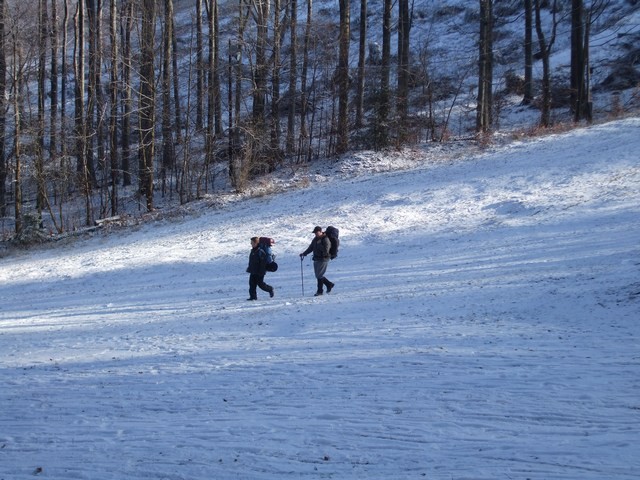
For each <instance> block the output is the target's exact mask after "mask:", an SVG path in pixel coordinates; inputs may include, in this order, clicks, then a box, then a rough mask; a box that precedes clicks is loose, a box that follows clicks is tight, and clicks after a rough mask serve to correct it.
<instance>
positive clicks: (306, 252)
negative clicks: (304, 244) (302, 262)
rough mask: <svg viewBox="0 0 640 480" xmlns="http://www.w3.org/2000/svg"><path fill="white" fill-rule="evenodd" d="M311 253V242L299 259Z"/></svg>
mask: <svg viewBox="0 0 640 480" xmlns="http://www.w3.org/2000/svg"><path fill="white" fill-rule="evenodd" d="M312 251H313V242H311V244H310V245H309V247H308V248H307V249H306V250H305V251H304V252H302V253H301V254H300V256H301V257H306V256H307V255H309V254H310V253H311V252H312Z"/></svg>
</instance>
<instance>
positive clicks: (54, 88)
mask: <svg viewBox="0 0 640 480" xmlns="http://www.w3.org/2000/svg"><path fill="white" fill-rule="evenodd" d="M49 37H50V42H51V67H50V68H51V72H50V77H51V78H50V82H49V97H50V98H51V103H50V107H49V119H50V123H49V157H50V158H52V159H54V158H56V157H57V155H58V142H57V137H58V132H57V123H58V81H59V80H60V78H59V76H58V50H59V39H58V2H57V0H52V1H51V21H50V35H49Z"/></svg>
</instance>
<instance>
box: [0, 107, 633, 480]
mask: <svg viewBox="0 0 640 480" xmlns="http://www.w3.org/2000/svg"><path fill="white" fill-rule="evenodd" d="M639 133H640V120H638V119H630V120H626V121H620V122H614V123H610V124H606V125H602V126H597V127H592V128H588V129H583V130H577V131H575V132H571V133H567V134H563V135H557V136H553V137H548V138H544V139H537V140H532V141H528V142H519V143H514V144H511V145H509V146H506V147H499V148H495V149H493V150H491V151H487V152H484V153H481V154H478V155H475V156H473V157H470V158H461V159H457V160H451V161H449V162H443V163H427V164H424V165H416V167H414V168H412V169H411V170H408V171H396V172H387V173H380V174H376V175H373V176H364V177H362V176H345V177H344V178H342V179H341V180H334V181H331V182H321V183H315V184H312V185H311V186H310V187H309V188H307V189H305V190H299V191H292V192H287V193H283V194H280V195H278V196H273V197H263V198H257V199H249V200H246V201H243V202H238V203H236V204H234V205H228V206H227V207H226V208H225V209H222V210H215V211H214V210H211V211H208V212H206V213H204V214H202V215H200V216H198V217H194V218H190V219H186V220H183V221H181V222H177V223H159V224H154V225H147V226H144V227H142V228H140V229H139V230H137V231H132V232H128V233H124V234H122V235H109V236H105V237H96V238H93V239H90V240H86V241H77V242H76V243H74V244H71V245H66V246H60V247H58V248H52V249H42V250H38V251H34V252H30V253H23V254H17V255H14V256H10V257H6V258H4V259H1V260H0V298H1V303H0V305H1V307H0V385H1V386H2V387H1V388H0V404H1V405H2V410H1V412H2V413H0V480H9V479H11V480H13V479H26V478H32V477H33V476H38V477H42V478H50V479H51V478H53V479H65V480H69V479H105V480H106V479H114V480H115V479H117V480H122V479H144V478H149V479H185V480H186V479H214V478H215V479H286V478H291V479H294V478H295V479H299V478H334V479H349V478H353V479H362V478H367V479H369V478H393V479H414V478H429V479H438V480H439V479H476V480H482V479H486V480H490V479H491V480H493V479H500V478H509V479H571V480H589V479H592V480H601V479H605V478H606V479H619V480H626V479H635V478H637V475H638V471H640V447H639V446H638V439H639V437H638V425H640V396H639V394H640V383H639V382H640V375H639V374H640V347H639V342H638V334H639V333H640V323H639V322H638V319H639V318H640V315H639V314H640V304H639V301H640V300H639V299H640V276H639V271H640V268H639V266H640V255H639V253H640V228H639V227H640V215H639V213H640V160H639V159H638V151H640V135H639ZM345 162H346V160H345ZM320 205H324V206H320ZM315 224H319V225H323V226H326V225H328V224H335V225H336V226H338V227H339V228H340V230H341V237H342V243H341V252H340V256H339V258H338V259H337V260H335V261H333V262H332V263H331V265H330V268H329V272H328V277H329V278H331V279H332V280H333V281H335V282H336V288H335V290H334V292H333V293H331V294H330V295H325V296H323V297H318V298H314V297H312V296H311V295H312V294H313V291H314V289H315V280H314V279H313V267H312V265H311V263H310V261H309V259H308V258H309V257H307V259H305V261H304V262H303V263H302V264H301V262H300V260H299V258H298V256H297V254H298V253H299V252H300V251H302V250H303V249H304V248H306V246H307V245H308V243H309V241H310V240H311V234H310V232H311V228H312V227H313V225H315ZM256 234H264V235H268V236H273V237H276V238H277V244H276V252H277V253H278V258H277V260H278V263H279V265H280V269H279V271H278V272H277V273H275V274H268V276H267V282H268V283H271V284H273V285H274V286H275V287H276V297H275V298H274V299H269V298H268V295H266V294H265V293H264V292H260V291H259V293H258V295H259V301H258V302H251V303H248V302H245V298H246V296H247V293H248V292H247V288H248V287H247V280H248V279H247V275H246V274H245V273H244V271H245V268H246V261H247V255H248V249H249V238H250V237H251V236H253V235H256ZM301 268H302V273H303V274H304V290H305V296H304V297H303V296H302V291H301V290H302V285H301Z"/></svg>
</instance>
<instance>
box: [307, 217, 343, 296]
mask: <svg viewBox="0 0 640 480" xmlns="http://www.w3.org/2000/svg"><path fill="white" fill-rule="evenodd" d="M313 234H314V235H315V237H314V238H313V240H311V244H310V245H309V248H307V249H306V250H305V251H304V252H302V253H301V254H300V258H301V259H302V258H304V257H306V256H307V255H309V254H310V253H312V252H313V257H312V258H313V271H314V273H315V275H316V279H317V280H318V290H317V291H316V293H315V295H314V296H316V297H317V296H319V295H322V294H323V289H322V287H323V286H326V287H327V293H329V292H330V291H331V289H332V288H333V287H334V285H335V284H334V283H331V282H330V281H329V280H328V279H327V278H326V277H325V276H324V274H325V273H326V271H327V267H328V266H329V260H331V255H330V254H329V251H330V249H331V241H330V240H329V238H328V237H327V236H326V235H325V234H324V233H323V231H322V227H316V228H314V229H313Z"/></svg>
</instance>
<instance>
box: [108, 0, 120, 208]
mask: <svg viewBox="0 0 640 480" xmlns="http://www.w3.org/2000/svg"><path fill="white" fill-rule="evenodd" d="M117 3H118V0H111V2H110V5H109V39H110V42H111V72H110V84H109V93H110V97H111V112H110V115H109V153H110V156H109V158H110V162H109V163H110V172H111V182H110V183H111V215H116V214H117V213H118V163H119V162H118V98H119V96H120V95H119V94H120V88H119V84H118V74H119V73H118V6H117Z"/></svg>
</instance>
